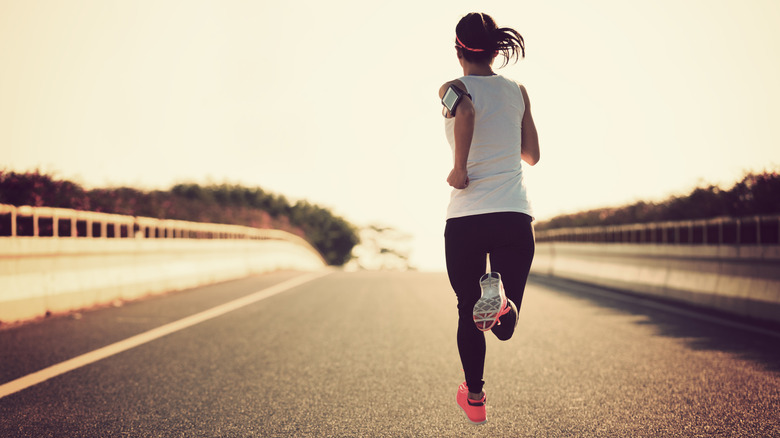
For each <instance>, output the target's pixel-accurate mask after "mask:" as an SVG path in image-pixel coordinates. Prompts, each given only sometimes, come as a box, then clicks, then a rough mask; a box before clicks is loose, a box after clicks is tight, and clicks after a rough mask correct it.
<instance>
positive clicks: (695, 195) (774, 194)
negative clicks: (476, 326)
mask: <svg viewBox="0 0 780 438" xmlns="http://www.w3.org/2000/svg"><path fill="white" fill-rule="evenodd" d="M777 213H780V175H778V173H777V172H776V171H774V172H769V171H764V172H762V173H748V174H747V175H745V177H744V178H743V179H742V181H740V182H738V183H736V184H735V185H734V187H732V188H731V189H729V190H722V189H721V188H719V187H716V186H713V185H708V186H705V187H697V188H696V189H694V190H693V191H692V192H691V193H689V194H688V195H686V196H674V197H671V198H669V199H667V200H665V201H662V202H659V203H652V202H644V201H640V202H637V203H634V204H631V205H627V206H623V207H617V208H600V209H594V210H588V211H584V212H579V213H574V214H566V215H561V216H556V217H554V218H552V219H550V220H548V221H545V222H541V223H539V224H537V225H536V229H537V230H549V229H555V228H569V227H588V226H604V225H622V224H634V223H647V222H663V221H677V220H691V219H710V218H715V217H744V216H755V215H764V214H777Z"/></svg>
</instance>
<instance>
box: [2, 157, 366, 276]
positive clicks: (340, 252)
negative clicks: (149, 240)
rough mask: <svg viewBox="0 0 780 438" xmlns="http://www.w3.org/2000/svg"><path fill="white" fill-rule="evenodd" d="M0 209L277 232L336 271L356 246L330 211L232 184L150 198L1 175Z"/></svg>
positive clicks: (347, 227) (353, 233) (350, 230)
mask: <svg viewBox="0 0 780 438" xmlns="http://www.w3.org/2000/svg"><path fill="white" fill-rule="evenodd" d="M0 203H3V204H11V205H32V206H47V207H62V208H73V209H77V210H91V211H98V212H105V213H115V214H123V215H129V216H144V217H153V218H158V219H178V220H186V221H193V222H211V223H222V224H234V225H245V226H250V227H255V228H276V229H281V230H285V231H288V232H291V233H293V234H297V235H299V236H301V237H303V238H305V239H306V240H308V241H309V243H311V244H312V246H314V247H315V248H316V249H317V250H318V251H319V252H320V253H321V254H322V256H323V258H324V259H325V260H326V261H327V262H328V263H329V264H331V265H337V266H340V265H343V264H344V263H346V262H347V261H349V259H350V257H351V254H352V248H353V247H354V246H355V245H356V244H357V243H358V242H359V238H358V235H357V230H356V229H355V227H354V226H353V225H351V224H350V223H349V222H347V221H346V220H344V219H343V218H341V217H338V216H335V215H333V214H332V213H331V212H330V211H329V210H326V209H324V208H321V207H318V206H316V205H313V204H310V203H308V202H306V201H299V202H297V203H296V204H295V205H290V203H289V201H287V199H286V198H285V197H284V196H280V195H274V194H271V193H266V192H265V191H263V190H262V189H260V188H248V187H243V186H239V185H230V184H220V185H216V184H212V185H208V186H201V185H198V184H192V183H189V184H177V185H175V186H173V187H172V188H171V189H170V190H167V191H161V190H154V191H149V192H144V191H140V190H137V189H134V188H130V187H116V188H101V189H93V190H89V191H87V190H84V189H83V188H82V187H81V186H79V185H78V184H75V183H72V182H70V181H63V180H56V179H54V178H52V177H51V176H49V175H44V174H41V173H40V172H38V171H36V172H28V173H15V172H6V171H0Z"/></svg>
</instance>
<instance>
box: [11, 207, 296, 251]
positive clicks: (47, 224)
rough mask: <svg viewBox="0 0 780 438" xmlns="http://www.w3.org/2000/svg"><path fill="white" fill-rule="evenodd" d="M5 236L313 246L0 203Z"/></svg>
mask: <svg viewBox="0 0 780 438" xmlns="http://www.w3.org/2000/svg"><path fill="white" fill-rule="evenodd" d="M5 237H11V238H15V237H41V238H47V237H55V238H99V239H108V238H116V239H122V238H146V239H251V240H269V239H273V240H287V241H294V242H297V243H302V244H305V245H306V246H309V247H310V246H311V245H310V244H309V243H308V242H306V240H305V239H303V238H301V237H299V236H296V235H294V234H291V233H288V232H285V231H281V230H271V229H261V228H252V227H245V226H240V225H225V224H210V223H200V222H189V221H180V220H169V219H153V218H148V217H138V216H125V215H119V214H109V213H99V212H94V211H81V210H72V209H67V208H53V207H31V206H26V205H25V206H18V207H17V206H13V205H7V204H0V238H5Z"/></svg>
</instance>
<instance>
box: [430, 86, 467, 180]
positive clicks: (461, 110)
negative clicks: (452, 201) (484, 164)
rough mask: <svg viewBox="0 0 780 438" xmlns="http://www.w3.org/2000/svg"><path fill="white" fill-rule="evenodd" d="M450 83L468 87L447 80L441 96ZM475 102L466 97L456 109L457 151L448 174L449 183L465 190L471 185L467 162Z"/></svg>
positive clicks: (441, 95) (440, 95)
mask: <svg viewBox="0 0 780 438" xmlns="http://www.w3.org/2000/svg"><path fill="white" fill-rule="evenodd" d="M450 85H455V86H456V87H458V88H460V89H461V90H465V89H466V87H465V86H464V85H463V82H461V81H459V80H455V81H451V82H447V83H446V84H444V85H442V86H441V88H440V89H439V98H442V97H444V92H445V91H446V90H447V88H449V86H450ZM474 118H475V113H474V104H473V103H472V102H471V98H469V97H464V98H463V100H461V102H460V104H459V105H458V108H457V111H455V127H454V130H455V153H454V156H453V163H452V170H451V171H450V174H449V175H448V176H447V183H448V184H449V185H451V186H452V187H454V188H456V189H460V190H463V189H465V188H466V187H468V186H469V175H468V171H467V164H468V159H469V151H470V150H471V140H472V138H473V136H474Z"/></svg>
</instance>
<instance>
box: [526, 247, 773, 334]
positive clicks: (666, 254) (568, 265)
mask: <svg viewBox="0 0 780 438" xmlns="http://www.w3.org/2000/svg"><path fill="white" fill-rule="evenodd" d="M531 270H532V273H533V274H535V275H546V276H554V277H559V278H565V279H570V280H575V281H581V282H586V283H591V284H596V285H600V286H606V287H610V288H616V289H621V290H626V291H630V292H634V293H639V294H646V295H650V296H654V297H659V298H663V299H666V300H671V301H678V302H684V303H688V304H693V305H696V306H701V307H705V308H710V309H715V310H718V311H722V312H727V313H730V314H733V315H737V316H741V317H748V318H753V319H758V320H765V321H770V322H773V323H780V245H658V244H632V243H571V242H551V241H546V242H540V243H537V247H536V255H535V257H534V262H533V266H532V268H531Z"/></svg>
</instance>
